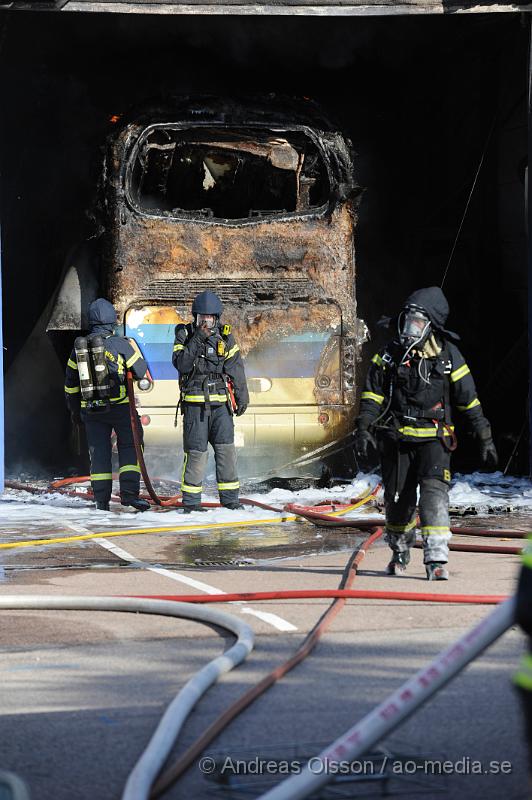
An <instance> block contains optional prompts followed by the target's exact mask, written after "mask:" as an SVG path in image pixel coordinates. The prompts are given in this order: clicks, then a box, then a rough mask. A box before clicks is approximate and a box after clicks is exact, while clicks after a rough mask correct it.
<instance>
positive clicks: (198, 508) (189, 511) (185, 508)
mask: <svg viewBox="0 0 532 800" xmlns="http://www.w3.org/2000/svg"><path fill="white" fill-rule="evenodd" d="M193 511H209V509H208V508H204V507H203V506H200V505H199V503H198V505H197V506H183V514H192V512H193Z"/></svg>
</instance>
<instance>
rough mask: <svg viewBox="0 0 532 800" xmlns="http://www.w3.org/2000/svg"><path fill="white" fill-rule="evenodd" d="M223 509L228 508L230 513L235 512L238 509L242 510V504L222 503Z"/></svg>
mask: <svg viewBox="0 0 532 800" xmlns="http://www.w3.org/2000/svg"><path fill="white" fill-rule="evenodd" d="M222 505H223V507H224V508H230V509H231V511H237V510H238V509H239V508H244V506H243V505H242V503H222Z"/></svg>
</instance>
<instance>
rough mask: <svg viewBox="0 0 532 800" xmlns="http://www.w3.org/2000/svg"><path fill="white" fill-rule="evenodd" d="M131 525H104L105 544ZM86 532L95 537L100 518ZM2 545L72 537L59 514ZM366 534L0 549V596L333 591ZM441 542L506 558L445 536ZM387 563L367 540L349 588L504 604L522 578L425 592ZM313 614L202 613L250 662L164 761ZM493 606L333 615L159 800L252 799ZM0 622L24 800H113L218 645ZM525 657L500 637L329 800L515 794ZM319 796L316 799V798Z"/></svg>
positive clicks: (26, 616)
mask: <svg viewBox="0 0 532 800" xmlns="http://www.w3.org/2000/svg"><path fill="white" fill-rule="evenodd" d="M36 516H38V511H36ZM207 516H208V515H204V517H207ZM161 518H162V520H164V515H161ZM205 523H206V524H207V523H208V519H205ZM457 523H458V524H459V525H461V526H462V525H465V524H469V525H475V526H478V527H519V528H522V527H524V526H529V524H530V517H527V516H526V515H524V516H523V515H520V516H519V517H518V516H517V515H504V516H501V517H495V516H490V517H489V518H487V519H484V520H481V519H479V518H473V519H472V520H463V519H461V520H458V521H457ZM128 524H130V521H129V522H128V520H127V519H124V520H123V522H120V519H119V515H117V525H116V526H115V527H116V528H119V527H120V526H122V527H124V528H127V527H128ZM161 524H163V525H164V521H162V523H161ZM78 527H83V528H85V525H83V526H78ZM85 529H92V530H98V520H97V515H95V519H94V523H92V522H91V524H90V526H87V527H86V528H85ZM0 533H1V539H2V541H4V542H5V541H6V540H15V541H22V540H23V539H28V538H35V537H36V536H37V535H39V536H42V535H44V534H45V533H46V534H50V535H51V534H57V533H65V534H66V535H67V536H69V535H72V536H75V535H77V534H76V531H75V530H73V529H72V522H70V523H69V525H68V526H67V525H62V523H61V516H60V512H58V518H57V522H56V523H55V524H54V526H53V529H50V526H49V525H48V526H43V525H42V524H41V525H39V523H38V520H37V521H36V523H35V525H33V524H31V525H30V526H29V527H28V526H26V527H25V529H24V530H16V529H14V528H13V527H11V529H9V530H6V529H3V528H2V530H1V532H0ZM78 535H79V531H78ZM363 538H365V534H361V533H356V532H355V533H354V532H353V531H352V530H351V531H350V532H347V531H346V530H343V531H342V530H341V531H338V530H334V531H329V530H327V529H323V528H316V527H314V526H313V525H312V524H310V523H284V524H280V525H275V526H260V525H257V526H256V528H255V527H252V528H251V529H249V528H246V529H235V528H233V529H232V528H231V526H230V525H228V527H227V528H224V529H218V530H216V531H214V532H208V531H204V532H194V533H189V534H179V533H171V532H165V533H159V534H150V535H140V536H139V535H136V536H123V537H119V538H116V539H108V540H105V541H107V542H108V543H110V544H111V549H109V547H108V545H105V544H104V543H102V540H96V539H94V540H91V541H88V542H86V541H83V542H76V541H72V542H70V543H64V544H58V545H41V546H36V547H31V548H20V549H18V550H3V551H1V559H0V562H1V564H2V566H3V569H4V572H3V577H4V579H3V581H2V582H1V583H0V595H7V594H21V595H27V594H52V595H139V594H141V595H153V594H203V593H205V592H213V591H215V590H221V591H225V592H235V591H243V592H245V591H272V590H277V589H278V590H282V589H307V588H308V589H320V588H323V589H332V588H337V587H338V585H339V583H340V580H341V577H342V574H343V571H344V569H345V566H346V563H347V561H348V559H349V556H350V554H351V552H352V551H353V549H355V548H356V547H357V546H359V544H360V542H361V541H362V540H363ZM455 541H457V542H458V541H463V542H472V543H475V544H481V543H487V544H490V545H494V544H498V543H504V544H519V542H518V541H516V540H513V541H511V542H506V541H503V540H502V539H501V541H500V540H499V539H498V538H496V539H489V540H485V539H480V538H478V537H475V538H474V539H472V538H471V539H467V538H465V537H458V536H457V537H455ZM244 559H248V562H247V565H245V566H240V567H234V566H231V564H230V562H231V561H237V562H239V563H242V562H243V563H245V564H246V562H245V561H244ZM387 561H388V549H387V547H386V545H384V544H383V543H381V542H377V543H376V544H375V545H374V546H373V547H372V548H371V549H370V550H369V551H368V552H367V554H366V556H365V558H364V560H363V562H362V566H361V569H360V570H359V573H358V576H357V578H356V580H355V584H354V588H360V589H365V588H367V589H378V590H386V589H391V590H394V591H395V590H404V591H415V592H427V591H430V592H434V593H439V594H441V593H450V592H452V593H458V594H461V593H464V594H509V593H511V592H512V591H513V589H514V587H515V581H516V576H517V572H518V568H519V559H518V557H517V556H514V555H501V554H497V555H494V554H477V553H475V554H472V553H463V552H453V553H451V557H450V571H451V579H450V580H449V581H448V582H437V583H434V582H432V583H429V582H427V581H426V580H425V577H424V568H423V565H422V552H421V551H420V550H415V551H414V553H413V559H412V563H411V565H410V567H409V570H408V572H407V574H406V576H402V577H397V578H390V577H388V576H386V575H385V566H386V563H387ZM198 562H199V564H198ZM206 563H210V564H212V566H205V564H206ZM216 564H218V566H216ZM330 602H331V601H330V600H321V599H311V600H294V601H272V602H268V603H258V602H255V601H254V602H251V603H243V604H234V603H227V604H220V605H217V606H216V608H219V609H222V610H224V611H227V612H228V613H231V614H234V615H235V616H238V617H239V618H240V619H243V620H245V621H246V622H247V623H248V624H250V625H251V626H252V627H253V629H254V630H255V633H256V644H255V650H254V651H253V653H252V654H251V655H250V657H249V658H248V660H247V661H246V662H245V663H244V664H243V665H241V666H240V667H238V668H237V669H236V670H234V671H233V672H231V673H228V674H227V675H225V676H224V677H223V678H222V679H221V680H220V682H219V683H218V684H217V685H216V686H215V687H213V688H212V689H210V690H209V692H208V693H207V695H206V696H205V697H204V698H203V699H202V700H201V701H200V702H199V703H198V705H197V707H196V709H195V710H194V712H193V713H192V714H191V716H190V718H189V719H188V720H187V722H186V724H185V727H184V729H183V731H182V734H181V736H180V738H179V740H178V742H177V743H176V745H175V747H174V751H173V755H172V758H171V759H170V761H172V759H175V757H176V756H178V755H179V754H180V753H182V752H184V750H185V749H186V747H187V746H188V745H189V744H191V743H192V742H193V741H194V739H195V738H196V737H197V736H198V735H200V734H201V732H202V731H203V730H204V729H205V727H206V726H207V725H208V724H210V722H212V721H213V720H214V719H215V717H216V716H217V714H218V713H220V712H221V711H222V710H224V709H225V708H226V707H227V706H228V705H229V704H230V703H231V702H232V701H233V700H235V699H236V698H237V697H239V696H240V695H241V694H242V692H243V691H245V690H246V689H248V688H249V687H251V686H253V685H254V684H255V683H257V682H258V681H259V680H260V679H261V678H262V677H263V676H264V675H265V674H266V673H267V672H268V671H270V670H271V669H273V668H274V667H276V666H278V665H279V664H280V663H281V662H282V661H283V660H285V659H286V658H288V657H289V656H291V655H292V654H293V652H294V651H295V650H296V649H297V647H298V646H299V644H300V643H301V642H302V641H303V639H304V637H305V635H306V634H307V633H308V631H309V630H310V629H311V628H312V627H313V625H314V624H315V623H316V621H317V620H318V619H319V618H320V616H321V614H322V613H323V612H324V611H325V609H326V608H327V607H328V606H329V605H330ZM492 609H493V607H492V606H473V605H448V604H430V603H426V602H415V603H414V602H405V601H400V602H398V601H381V600H379V601H373V600H349V601H348V602H347V604H346V606H345V607H344V609H343V610H342V612H341V613H340V614H339V615H338V616H337V617H336V618H335V619H334V621H333V623H332V625H331V627H330V629H329V631H328V632H327V633H326V634H325V635H324V637H323V638H322V640H321V641H320V643H319V645H318V646H317V648H316V649H315V650H314V652H313V653H312V654H311V655H310V656H309V657H308V658H307V659H306V660H305V661H304V662H303V663H302V664H300V665H299V666H298V667H296V668H295V669H294V670H293V671H292V672H291V673H289V674H288V675H287V676H286V677H285V678H283V679H282V681H280V682H279V683H278V684H277V685H276V686H274V687H273V688H271V689H270V690H268V692H267V693H266V694H265V695H264V696H263V697H261V698H260V699H259V700H257V701H256V702H255V703H254V704H253V705H252V706H251V707H250V708H248V709H247V710H246V711H245V712H243V713H242V714H241V715H240V716H239V717H238V718H237V719H236V720H234V721H233V722H232V723H231V724H230V725H229V726H228V728H227V729H226V730H225V731H224V732H223V733H222V734H221V735H220V736H219V737H218V738H217V739H216V740H215V741H214V742H213V743H212V744H211V745H210V746H209V747H208V748H207V750H206V751H205V754H204V757H208V758H209V759H212V761H207V762H204V763H203V768H204V771H206V772H209V770H211V769H214V772H212V773H210V774H204V772H202V770H201V767H200V764H199V762H197V763H195V764H194V765H193V766H192V767H191V769H190V770H189V771H188V773H187V774H186V775H185V776H184V777H183V778H182V779H181V780H180V781H179V782H178V783H177V784H175V785H174V786H173V787H172V788H170V789H169V790H168V791H167V792H166V793H165V794H164V797H165V798H204V797H211V796H212V797H214V798H228V799H229V798H237V797H238V798H241V797H258V796H260V795H261V794H262V793H263V791H265V789H266V788H267V787H269V786H270V785H272V783H273V782H276V781H277V780H279V779H280V778H282V777H286V772H287V771H290V770H297V768H298V767H297V765H298V764H301V763H303V761H304V759H305V757H309V756H312V755H315V754H317V753H318V752H319V751H320V749H321V748H322V746H323V745H326V744H327V743H329V742H331V741H333V740H334V739H335V738H336V737H337V736H339V735H340V734H341V733H343V732H344V731H345V730H347V729H348V728H349V727H351V725H353V724H354V723H355V722H356V721H357V720H358V719H360V718H361V717H362V716H363V715H364V714H365V713H367V712H368V711H369V710H371V709H372V708H373V707H374V706H375V705H377V704H378V703H379V702H381V701H382V700H383V699H384V698H385V697H386V696H387V694H389V693H390V692H392V691H394V690H395V689H396V688H397V687H398V686H399V685H400V684H401V683H402V682H403V681H404V680H406V679H408V678H409V677H410V676H411V675H412V674H413V673H414V672H415V671H417V670H418V669H420V668H421V667H422V666H424V665H426V664H427V663H428V662H429V661H430V660H431V659H432V658H433V657H434V656H436V655H437V653H438V652H439V651H440V650H442V649H444V647H446V646H447V645H448V644H449V643H451V642H452V641H454V640H455V639H456V638H458V637H459V636H460V635H461V634H462V633H464V632H465V631H466V630H467V629H468V628H470V627H471V626H472V625H474V624H475V623H476V622H477V621H479V620H480V619H481V618H482V617H483V616H484V615H486V614H488V613H490V611H491V610H492ZM0 613H1V615H2V656H1V665H0V669H1V675H2V679H1V681H0V708H1V715H0V767H1V768H3V769H9V770H13V771H14V772H16V773H18V774H19V775H21V776H22V777H23V778H24V779H25V780H26V782H27V784H28V786H29V788H30V791H31V796H32V799H33V800H85V798H87V800H89V798H90V799H91V800H93V799H94V798H98V799H99V800H114V798H119V797H120V796H121V791H122V788H123V786H124V784H125V781H126V779H127V776H128V774H129V772H130V770H131V769H132V767H133V766H134V764H135V762H136V760H137V758H138V757H139V755H140V754H141V752H142V750H143V749H144V747H145V746H146V744H147V742H148V740H149V738H150V735H151V733H152V732H153V730H154V728H155V726H156V724H157V722H158V720H159V719H160V717H161V715H162V713H163V712H164V709H165V708H166V706H167V705H168V703H169V702H170V701H171V699H173V697H174V696H175V694H176V693H177V692H178V691H179V689H180V688H181V687H182V686H183V684H184V683H185V682H186V680H187V679H188V678H190V677H191V676H192V675H193V674H194V673H195V672H197V670H198V669H200V668H201V666H203V665H204V664H205V663H206V662H207V661H209V660H210V659H212V658H214V657H215V656H217V655H219V654H220V653H221V652H223V650H224V649H227V648H228V647H229V646H230V644H231V642H232V639H231V637H229V636H228V635H227V634H226V633H223V632H220V631H219V630H217V629H215V628H212V627H210V626H205V625H200V624H198V623H195V622H191V621H188V620H177V619H169V618H163V617H154V616H144V615H141V614H124V613H122V614H119V613H115V612H112V613H111V612H73V611H68V612H67V611H1V612H0ZM524 646H525V640H524V637H523V636H522V635H521V633H520V632H519V631H518V630H517V629H515V628H514V629H512V630H510V631H509V632H508V633H507V634H506V635H505V636H504V637H503V638H501V639H500V640H499V641H498V642H497V643H496V644H495V645H493V646H492V647H491V648H490V649H489V650H488V651H486V652H485V653H484V654H483V655H482V656H481V657H480V658H479V659H477V660H476V661H475V662H474V664H472V665H471V666H470V667H468V669H467V670H466V671H465V672H463V673H462V674H461V675H460V676H459V677H458V678H457V679H456V680H454V681H453V682H452V683H451V684H449V685H448V686H447V687H446V688H445V689H443V690H442V691H441V692H440V693H439V694H438V695H437V696H436V697H435V698H433V699H432V700H431V701H430V702H429V703H427V704H426V705H425V706H424V707H423V708H422V709H421V710H420V711H419V712H418V713H417V714H416V715H414V716H413V717H412V718H411V719H409V720H408V721H406V722H405V723H403V724H402V725H401V727H400V728H398V729H397V730H396V731H395V732H394V733H393V734H392V735H391V736H390V737H389V738H388V739H386V740H385V741H384V742H381V743H380V745H379V748H378V752H377V753H376V755H375V758H374V759H372V758H368V757H365V758H363V759H360V760H359V762H358V763H356V764H354V765H351V766H350V767H349V774H348V775H347V776H344V778H349V780H347V779H343V780H342V781H341V782H340V783H338V784H335V785H334V788H333V789H332V790H330V791H334V796H335V797H364V796H374V795H375V796H379V795H381V794H383V793H387V794H388V795H391V796H394V795H401V796H403V797H416V798H418V797H419V798H421V799H422V800H424V799H425V798H427V800H428V798H433V797H438V796H440V795H441V796H442V797H445V796H447V797H450V798H482V799H483V800H484V799H488V798H494V799H495V798H497V799H498V798H500V797H505V800H511V799H512V798H524V797H527V796H528V794H527V780H526V771H525V751H524V746H523V742H522V725H521V718H520V710H519V707H518V703H517V700H516V697H515V695H514V692H513V689H512V685H511V675H512V673H513V671H514V670H515V668H516V666H517V664H518V661H519V657H520V654H521V653H522V652H523V649H524ZM213 764H214V767H212V765H213ZM268 764H269V766H268ZM272 765H273V766H272ZM442 773H443V774H442ZM328 791H329V790H328ZM330 791H329V794H326V793H322V795H320V796H323V797H326V796H333V795H332V794H331V793H330Z"/></svg>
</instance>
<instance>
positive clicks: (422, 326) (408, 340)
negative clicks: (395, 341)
mask: <svg viewBox="0 0 532 800" xmlns="http://www.w3.org/2000/svg"><path fill="white" fill-rule="evenodd" d="M397 333H398V334H399V341H400V342H401V344H402V345H403V347H404V348H405V349H406V350H408V351H410V350H412V348H414V347H423V345H424V344H425V342H426V341H427V339H428V337H429V336H430V333H431V324H430V319H429V317H428V315H427V312H426V311H425V309H424V308H422V307H421V306H416V305H408V306H405V308H404V309H403V310H402V311H401V313H400V314H399V317H398V319H397Z"/></svg>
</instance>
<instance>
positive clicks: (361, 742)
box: [261, 597, 515, 800]
mask: <svg viewBox="0 0 532 800" xmlns="http://www.w3.org/2000/svg"><path fill="white" fill-rule="evenodd" d="M514 619H515V598H513V597H512V598H510V599H509V600H506V601H505V602H504V603H502V604H501V605H499V606H498V607H497V608H496V609H495V610H494V611H492V612H491V614H489V615H488V616H487V617H484V619H482V620H481V621H480V622H479V623H477V625H475V626H474V628H472V629H471V630H469V631H468V632H467V633H465V634H464V635H463V636H462V637H461V638H460V639H458V640H457V641H456V642H454V643H453V644H451V645H450V647H448V648H447V649H446V650H444V651H443V652H441V653H440V654H439V655H438V656H436V658H435V659H434V660H433V661H432V662H431V663H430V664H428V665H427V666H426V667H423V669H421V670H420V671H419V672H417V673H416V674H415V675H414V676H413V677H412V678H410V680H408V681H406V682H405V683H403V685H402V686H400V687H399V688H398V689H397V690H396V691H395V692H393V693H392V694H390V695H389V696H388V697H387V698H386V699H385V700H384V701H383V702H382V703H380V704H379V705H378V706H377V707H376V708H374V709H373V711H370V713H369V714H366V716H365V717H363V718H362V719H361V720H360V721H359V722H358V723H356V724H355V725H353V727H352V728H350V729H349V730H347V731H346V732H345V733H344V734H342V736H340V737H339V738H338V739H336V740H335V741H334V742H333V743H332V744H330V745H329V747H327V748H326V749H325V750H322V752H321V753H319V755H318V756H317V757H316V759H313V763H318V764H320V765H322V766H323V769H321V770H311V769H310V768H309V765H308V764H307V765H306V766H305V767H304V768H303V769H302V771H301V773H300V774H299V775H293V776H291V777H290V778H288V779H287V780H285V781H283V782H282V783H280V784H278V785H277V786H275V787H274V788H273V789H272V790H271V791H269V792H266V794H263V795H261V800H299V799H300V798H304V797H308V796H309V795H310V794H312V793H313V792H316V791H317V790H318V789H319V788H320V787H321V786H324V785H325V784H326V783H329V782H330V781H331V780H332V779H333V777H334V772H335V770H334V769H331V768H330V767H331V766H334V765H335V764H337V763H338V762H340V761H341V762H348V761H353V760H354V759H357V758H359V757H360V756H362V755H364V753H367V752H368V750H369V749H370V748H371V747H372V746H373V745H374V744H376V743H377V742H379V741H380V740H381V739H383V738H384V737H385V736H388V735H389V734H390V733H391V732H392V731H394V730H395V729H396V728H397V727H398V726H399V725H400V724H401V723H402V722H403V721H404V720H405V719H407V718H408V717H409V716H411V715H412V714H413V713H414V712H415V711H416V710H417V709H418V708H419V707H420V706H421V705H422V704H423V703H425V702H426V701H427V700H428V699H429V698H430V697H432V696H433V695H434V694H435V693H436V692H437V691H439V690H440V689H442V688H443V687H444V686H445V685H446V684H447V683H449V681H451V680H452V679H453V678H454V677H455V676H456V675H458V673H459V672H461V670H463V669H464V668H465V667H466V666H467V665H468V664H469V663H470V662H471V661H473V659H475V658H476V657H477V656H479V655H480V654H481V653H482V652H483V651H484V650H485V649H486V648H487V647H489V646H490V645H491V644H493V642H494V641H496V639H498V638H499V636H502V634H503V633H504V632H505V631H507V630H508V628H510V627H511V625H513V623H514Z"/></svg>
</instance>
